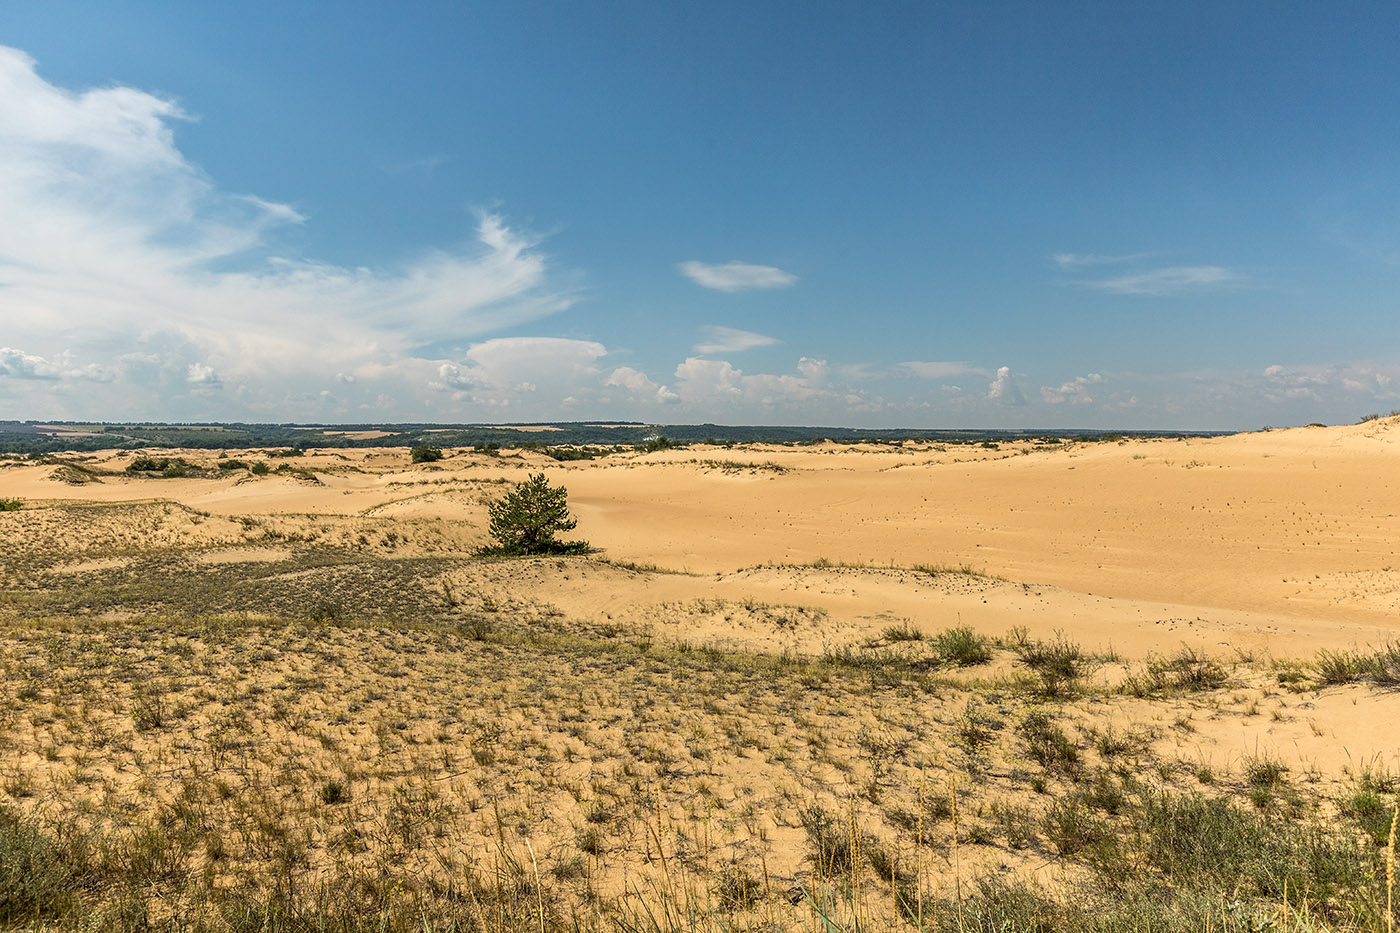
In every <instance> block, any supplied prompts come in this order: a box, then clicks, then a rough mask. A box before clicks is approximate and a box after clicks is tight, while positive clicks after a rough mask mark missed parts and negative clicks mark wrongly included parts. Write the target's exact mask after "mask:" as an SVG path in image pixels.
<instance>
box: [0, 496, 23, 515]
mask: <svg viewBox="0 0 1400 933" xmlns="http://www.w3.org/2000/svg"><path fill="white" fill-rule="evenodd" d="M22 508H24V500H23V499H4V498H0V512H18V511H19V510H20V509H22Z"/></svg>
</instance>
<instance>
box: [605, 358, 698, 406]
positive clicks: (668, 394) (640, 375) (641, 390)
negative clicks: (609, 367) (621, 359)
mask: <svg viewBox="0 0 1400 933" xmlns="http://www.w3.org/2000/svg"><path fill="white" fill-rule="evenodd" d="M604 385H609V386H618V387H620V388H623V389H626V390H627V391H628V392H630V393H631V394H632V395H633V396H634V397H636V398H640V399H649V400H652V401H657V402H663V403H667V404H669V403H671V402H675V401H678V400H679V399H680V396H678V395H676V393H675V392H672V391H671V390H670V389H669V388H667V387H666V386H663V385H657V384H656V383H655V382H653V381H652V379H651V377H650V376H648V375H647V374H646V373H644V372H642V371H641V370H638V369H633V368H632V367H631V366H619V367H618V368H617V369H614V370H613V371H612V374H611V375H609V376H608V380H607V382H605V383H604Z"/></svg>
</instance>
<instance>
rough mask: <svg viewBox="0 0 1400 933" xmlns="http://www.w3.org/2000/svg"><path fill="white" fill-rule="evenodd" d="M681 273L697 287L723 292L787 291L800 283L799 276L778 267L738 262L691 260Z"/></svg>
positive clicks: (682, 266) (680, 266)
mask: <svg viewBox="0 0 1400 933" xmlns="http://www.w3.org/2000/svg"><path fill="white" fill-rule="evenodd" d="M678 268H679V269H680V270H681V274H682V275H684V276H685V277H686V278H688V279H690V280H691V281H692V282H694V283H695V284H696V285H702V286H704V287H705V288H713V289H715V290H716V291H721V292H737V291H745V290H747V289H751V288H785V287H787V286H789V285H791V284H793V283H794V282H796V281H797V276H795V275H793V274H792V273H790V272H784V271H783V270H782V269H779V268H777V267H776V266H756V265H753V264H751V263H747V262H739V261H738V260H734V261H732V262H726V263H723V264H714V263H708V262H697V261H695V260H690V261H688V262H683V263H681V264H680V265H679V267H678Z"/></svg>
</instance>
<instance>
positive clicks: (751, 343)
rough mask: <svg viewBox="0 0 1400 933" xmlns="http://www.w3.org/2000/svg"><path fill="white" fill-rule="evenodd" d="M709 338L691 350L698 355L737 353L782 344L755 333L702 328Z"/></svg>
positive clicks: (729, 329) (724, 328) (713, 327)
mask: <svg viewBox="0 0 1400 933" xmlns="http://www.w3.org/2000/svg"><path fill="white" fill-rule="evenodd" d="M701 330H703V331H704V332H705V334H706V335H707V336H708V337H709V341H708V342H707V343H697V344H696V345H695V346H694V347H692V348H691V349H692V350H694V351H695V352H696V353H737V352H739V351H741V350H752V349H753V348H754V347H771V346H773V345H774V344H777V343H782V341H781V340H779V339H778V338H777V337H765V336H764V335H763V334H755V333H754V332H753V331H748V330H738V329H736V328H733V327H715V326H710V327H702V328H701Z"/></svg>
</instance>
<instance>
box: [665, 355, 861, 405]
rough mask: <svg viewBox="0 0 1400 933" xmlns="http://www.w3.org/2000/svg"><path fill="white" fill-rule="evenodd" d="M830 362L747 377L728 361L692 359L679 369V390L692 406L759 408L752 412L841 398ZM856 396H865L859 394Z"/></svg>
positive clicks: (800, 362) (805, 363)
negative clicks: (833, 383) (830, 377)
mask: <svg viewBox="0 0 1400 933" xmlns="http://www.w3.org/2000/svg"><path fill="white" fill-rule="evenodd" d="M828 370H829V367H828V365H827V362H826V360H819V359H812V358H810V357H805V356H804V357H802V358H801V359H800V360H798V362H797V373H796V374H792V373H753V374H749V375H745V374H744V372H743V370H741V369H738V368H736V367H735V366H734V365H733V364H732V363H730V362H729V361H727V360H706V359H701V358H699V357H694V356H692V357H689V358H687V359H686V360H685V362H683V363H681V364H680V365H679V366H677V367H676V388H675V391H676V393H677V395H678V396H679V397H680V400H681V401H682V402H684V403H686V404H688V405H697V406H703V405H715V404H724V405H734V404H745V405H748V406H756V408H750V409H749V410H766V409H771V408H783V407H790V406H793V405H797V404H800V403H806V402H811V401H814V400H817V399H827V398H833V397H836V396H837V393H838V391H839V392H842V393H844V392H845V391H846V390H845V389H839V390H837V389H832V388H830V387H829V386H828V385H827V376H828ZM855 395H856V397H861V398H863V396H861V395H860V394H859V393H856V394H855Z"/></svg>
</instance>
